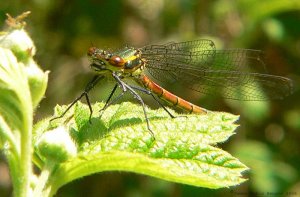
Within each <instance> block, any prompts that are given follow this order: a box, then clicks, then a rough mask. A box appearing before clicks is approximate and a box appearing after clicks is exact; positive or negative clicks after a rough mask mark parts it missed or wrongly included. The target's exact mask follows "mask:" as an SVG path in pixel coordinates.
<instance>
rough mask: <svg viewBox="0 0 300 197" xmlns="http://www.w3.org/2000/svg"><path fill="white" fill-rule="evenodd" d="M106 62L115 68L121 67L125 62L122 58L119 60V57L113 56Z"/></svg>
mask: <svg viewBox="0 0 300 197" xmlns="http://www.w3.org/2000/svg"><path fill="white" fill-rule="evenodd" d="M108 62H109V63H110V64H111V65H112V66H116V67H123V66H124V64H125V60H124V59H123V58H121V57H120V56H117V55H114V56H112V57H111V58H110V59H109V60H108Z"/></svg>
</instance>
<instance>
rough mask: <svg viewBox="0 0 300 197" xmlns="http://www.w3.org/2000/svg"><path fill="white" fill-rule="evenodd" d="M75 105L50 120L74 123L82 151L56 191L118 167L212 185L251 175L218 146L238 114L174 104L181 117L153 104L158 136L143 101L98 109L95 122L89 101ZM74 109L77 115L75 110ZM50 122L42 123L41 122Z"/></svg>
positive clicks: (54, 181)
mask: <svg viewBox="0 0 300 197" xmlns="http://www.w3.org/2000/svg"><path fill="white" fill-rule="evenodd" d="M103 106H104V104H103V103H97V104H95V105H93V106H92V108H93V111H94V112H97V111H99V110H100V109H101V108H102V107H103ZM74 108H75V109H73V108H72V109H71V110H70V112H68V113H67V115H65V117H63V118H61V120H55V121H54V122H53V123H52V122H51V124H50V125H49V127H50V128H51V125H52V126H53V125H56V126H57V125H60V124H64V125H65V126H68V128H69V132H70V133H71V136H72V137H73V139H74V140H75V141H76V144H77V146H78V147H77V150H78V152H77V156H76V157H74V158H71V159H69V160H68V161H66V162H64V163H61V164H60V166H59V167H58V168H57V169H56V171H55V173H54V174H53V175H52V177H51V180H50V181H51V185H52V188H48V189H51V190H52V192H54V193H55V191H56V190H57V189H58V188H59V187H61V186H62V185H64V184H66V183H68V182H70V181H72V180H74V179H76V178H80V177H83V176H86V175H90V174H92V173H97V172H103V171H112V170H118V171H120V170H122V171H131V172H136V173H141V174H145V175H149V176H154V177H157V178H161V179H164V180H168V181H173V182H178V183H183V184H189V185H194V186H199V187H207V188H221V187H229V186H233V185H238V184H240V183H242V182H244V181H245V179H244V178H242V177H241V173H242V172H243V171H245V170H247V169H248V168H247V167H246V166H245V165H244V164H242V163H241V162H240V161H239V160H238V159H236V158H234V157H233V156H231V155H230V154H229V153H227V152H226V151H223V150H222V149H220V148H217V147H215V146H214V145H215V144H216V143H220V142H224V141H226V140H227V139H228V138H229V137H230V136H231V135H233V134H234V130H235V129H236V127H237V125H236V124H234V122H235V121H237V119H238V116H235V115H232V114H228V113H222V112H209V113H208V114H207V115H186V114H176V113H175V112H173V111H172V110H170V111H171V112H172V114H174V115H175V116H176V117H177V118H170V117H169V115H168V114H167V113H166V112H165V111H164V110H163V109H159V110H150V109H148V108H147V109H146V111H147V114H148V117H149V121H150V127H151V129H152V131H153V132H154V136H155V139H153V137H152V135H151V133H150V132H149V130H148V128H147V126H146V122H145V117H144V115H143V111H142V107H141V106H140V105H134V104H132V103H128V102H124V103H122V104H120V105H112V106H110V107H108V108H107V109H106V111H105V112H104V113H103V114H102V116H101V117H99V115H98V114H96V113H94V114H93V116H92V119H91V122H92V124H91V123H90V122H89V109H88V107H87V106H86V105H83V104H81V103H78V104H77V105H76V107H74ZM59 111H61V110H59ZM72 111H73V112H72ZM72 113H74V116H70V114H72ZM47 124H48V122H45V123H44V124H40V128H45V126H42V125H47ZM36 129H37V130H38V131H41V130H40V129H39V128H36ZM44 162H46V161H44Z"/></svg>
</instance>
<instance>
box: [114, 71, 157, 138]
mask: <svg viewBox="0 0 300 197" xmlns="http://www.w3.org/2000/svg"><path fill="white" fill-rule="evenodd" d="M113 77H114V78H115V79H116V81H117V82H118V84H119V85H120V87H121V88H122V93H121V94H120V95H119V96H118V99H119V98H120V97H121V96H122V95H123V94H124V93H125V92H126V91H127V90H129V92H130V93H131V94H132V95H133V97H134V98H136V99H137V100H138V101H139V102H140V103H141V104H142V108H143V112H144V116H145V119H146V123H147V128H148V130H149V132H150V134H151V136H152V137H153V139H155V137H154V133H153V131H152V129H151V128H150V123H149V118H148V116H147V112H146V107H145V103H144V101H143V99H142V97H141V96H140V95H139V94H138V93H137V92H136V91H134V89H133V88H132V87H131V86H129V85H128V84H126V83H125V82H123V81H122V80H121V79H120V77H119V76H118V75H117V74H115V73H113ZM114 100H115V99H114Z"/></svg>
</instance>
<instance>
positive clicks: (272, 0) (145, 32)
mask: <svg viewBox="0 0 300 197" xmlns="http://www.w3.org/2000/svg"><path fill="white" fill-rule="evenodd" d="M28 10H30V11H31V12H32V13H31V15H30V17H29V18H28V19H27V20H26V21H27V24H28V25H27V27H26V29H27V30H28V31H29V33H30V35H31V37H32V38H33V40H34V42H35V44H36V47H37V54H36V56H35V59H36V61H37V62H38V63H39V65H41V67H42V69H44V70H50V71H51V72H50V76H49V77H50V78H49V84H48V89H47V93H46V97H45V98H44V99H43V101H42V102H41V104H40V107H39V108H38V109H37V112H36V117H35V118H36V120H39V119H41V118H43V117H46V116H50V115H51V114H52V113H53V108H54V106H55V105H56V104H68V103H70V102H71V101H72V100H73V99H74V98H75V97H76V96H77V95H79V94H80V93H81V91H82V90H83V89H84V87H85V85H86V83H87V82H88V81H89V80H90V78H91V77H92V76H93V73H92V72H91V70H90V68H89V63H88V60H87V58H86V51H87V49H88V48H89V47H90V46H92V45H95V46H98V47H102V48H111V49H118V48H120V47H122V46H125V45H127V44H128V45H133V46H137V47H141V46H143V45H145V44H150V43H163V42H168V41H186V40H194V39H199V38H209V39H212V40H213V41H214V42H215V43H216V45H217V46H218V48H219V49H222V48H233V47H239V48H253V49H259V50H263V51H264V52H265V56H266V60H265V62H266V68H267V70H268V71H269V72H270V73H272V74H275V75H281V76H286V77H289V78H291V79H292V80H293V83H294V94H293V95H291V96H289V97H287V98H286V99H284V100H280V101H270V102H241V101H232V100H223V99H220V98H212V97H210V96H202V97H201V98H199V95H197V94H195V93H194V92H190V91H189V92H187V93H183V90H182V89H178V90H177V92H176V93H178V94H179V95H180V94H182V95H185V98H190V100H191V101H193V102H194V103H195V104H198V105H201V106H203V107H205V108H207V109H210V110H217V111H227V112H231V113H234V114H240V115H241V119H240V121H239V124H240V125H241V126H240V127H239V128H238V130H237V134H236V135H235V136H233V137H232V138H230V140H229V141H228V142H226V143H225V144H222V145H220V146H222V147H223V148H224V149H225V150H227V151H229V152H230V153H232V154H233V155H234V156H236V157H237V158H239V159H240V160H241V161H242V162H244V163H245V164H246V165H248V166H249V167H250V169H251V170H250V171H249V172H248V173H246V174H245V177H248V178H249V180H248V181H247V182H246V183H244V184H242V185H240V186H237V187H233V188H227V189H219V190H209V189H204V188H196V187H191V186H187V185H180V184H176V183H170V182H166V181H162V180H158V179H154V178H151V177H146V176H142V175H137V174H133V173H125V172H107V173H102V174H97V175H93V176H89V177H85V178H83V179H80V180H77V181H74V182H73V183H71V184H69V185H66V186H64V187H63V188H61V189H60V190H59V192H58V194H57V196H84V195H87V196H175V197H176V196H281V195H284V196H300V179H299V175H300V145H299V143H300V101H299V99H300V92H299V85H298V84H299V83H300V67H299V62H300V1H299V0H286V1H284V0H264V1H261V0H237V1H234V0H214V1H201V0H200V1H198V0H114V1H113V0H110V1H109V0H98V1H97V0H73V1H67V0H60V1H58V0H23V1H17V0H9V1H5V0H1V1H0V26H1V27H3V26H4V20H5V18H6V17H5V13H10V14H11V15H12V16H16V15H19V14H21V13H22V12H24V11H28ZM106 83H107V82H102V83H100V84H99V85H98V86H97V87H96V88H95V89H94V91H93V92H92V93H91V100H92V101H93V102H95V101H98V100H104V99H105V98H106V97H107V96H108V94H109V93H110V90H111V88H112V86H113V84H106ZM187 94H189V95H187ZM130 98H131V97H130V96H128V97H127V98H126V99H130ZM145 99H146V103H147V104H148V105H150V106H151V107H157V106H156V105H153V103H152V100H151V99H147V98H145ZM11 191H12V188H11V184H10V180H9V176H8V171H7V165H6V164H5V159H4V158H3V157H1V159H0V196H4V197H5V196H10V195H11Z"/></svg>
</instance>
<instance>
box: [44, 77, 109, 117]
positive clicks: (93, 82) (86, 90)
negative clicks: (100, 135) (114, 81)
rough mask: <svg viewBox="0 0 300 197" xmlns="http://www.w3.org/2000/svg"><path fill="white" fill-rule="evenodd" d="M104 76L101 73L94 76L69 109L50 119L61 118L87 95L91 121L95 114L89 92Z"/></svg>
mask: <svg viewBox="0 0 300 197" xmlns="http://www.w3.org/2000/svg"><path fill="white" fill-rule="evenodd" d="M102 78H103V76H100V75H96V76H94V78H93V79H92V80H91V81H90V82H89V83H88V84H87V85H86V87H85V89H84V92H83V93H81V95H80V96H78V97H77V98H76V99H75V100H74V101H73V102H72V103H71V104H70V105H69V106H68V107H67V109H66V110H65V111H64V112H63V113H62V114H61V115H60V116H57V117H54V118H51V119H50V121H53V120H56V119H59V118H62V117H63V116H64V115H65V114H66V113H67V112H68V111H69V110H70V109H71V107H73V105H75V103H77V102H78V101H79V100H80V99H81V98H82V97H83V96H84V97H85V99H86V101H87V104H88V106H89V110H90V118H89V121H90V122H91V117H92V114H93V109H92V106H91V103H90V100H89V97H88V93H89V91H90V90H91V89H93V87H95V85H96V84H97V83H98V82H99V80H100V79H102Z"/></svg>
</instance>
